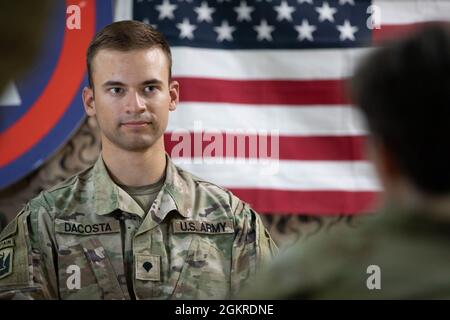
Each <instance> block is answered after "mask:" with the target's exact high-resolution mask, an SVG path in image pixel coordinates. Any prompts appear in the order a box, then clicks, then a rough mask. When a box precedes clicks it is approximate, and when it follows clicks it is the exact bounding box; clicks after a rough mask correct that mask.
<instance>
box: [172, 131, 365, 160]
mask: <svg viewBox="0 0 450 320" xmlns="http://www.w3.org/2000/svg"><path fill="white" fill-rule="evenodd" d="M236 136H239V137H242V138H245V139H246V140H245V157H246V158H250V157H252V158H254V157H255V156H256V155H257V153H256V154H254V153H255V152H253V154H252V153H250V148H249V146H248V143H249V141H250V136H249V135H236ZM189 137H190V138H189V139H190V146H191V148H190V150H191V151H190V156H191V157H202V155H203V154H204V151H205V148H206V146H208V145H210V148H211V147H212V144H213V143H214V142H213V141H209V140H208V141H202V137H201V135H200V134H199V133H196V134H195V139H198V140H197V141H199V142H201V144H202V148H201V153H200V152H199V151H200V150H197V152H195V151H196V150H194V133H192V132H191V133H190V135H189ZM253 137H254V138H255V140H254V141H253V143H255V144H256V145H258V143H260V140H258V139H262V138H261V137H257V136H253ZM186 138H187V137H183V138H181V137H176V136H174V137H172V135H171V133H170V132H167V133H165V134H164V142H165V146H166V150H167V152H168V153H169V154H170V155H172V156H174V157H176V156H177V155H178V154H172V150H173V148H174V147H175V146H176V145H178V144H180V145H179V147H181V143H183V141H184V139H186ZM172 139H174V140H175V141H171V140H172ZM226 139H227V137H225V133H223V134H222V141H223V143H222V155H223V156H227V157H230V156H231V157H236V156H237V155H238V151H237V141H238V139H235V142H234V149H233V150H227V143H226ZM229 139H231V138H229ZM265 139H266V141H267V149H268V152H267V155H268V156H269V157H270V156H271V155H272V153H271V149H270V147H271V145H272V142H271V140H270V138H268V137H265ZM203 140H205V139H203ZM199 145H200V143H199ZM228 149H230V148H228ZM256 152H258V150H256ZM181 155H182V156H183V157H185V156H188V155H187V154H181ZM214 156H218V155H217V154H214ZM279 159H280V160H330V161H331V160H344V161H351V160H355V161H357V160H365V156H364V137H363V136H320V137H299V136H281V137H279Z"/></svg>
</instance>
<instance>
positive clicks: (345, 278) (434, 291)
mask: <svg viewBox="0 0 450 320" xmlns="http://www.w3.org/2000/svg"><path fill="white" fill-rule="evenodd" d="M449 235H450V214H449V213H448V212H447V213H441V214H439V213H434V212H430V211H429V210H418V209H417V210H414V211H408V212H405V210H400V209H395V208H393V207H392V208H390V209H387V210H386V211H384V212H383V213H380V214H376V215H371V216H368V217H367V218H366V219H364V220H362V221H361V225H357V226H356V227H353V228H350V227H349V226H346V225H340V226H336V227H334V228H332V229H330V230H328V231H323V232H322V233H321V234H318V235H317V236H315V237H312V238H310V239H308V240H305V241H304V242H301V243H298V244H296V245H294V246H293V247H291V248H290V249H289V250H287V251H286V252H284V253H283V254H280V255H279V256H278V258H277V259H275V260H274V263H273V264H272V265H271V266H270V268H269V270H266V271H265V272H264V274H263V275H260V276H259V278H258V277H257V278H256V280H255V281H254V283H255V284H256V285H255V286H253V287H252V288H251V289H250V290H245V292H243V293H241V295H240V296H239V297H240V298H244V299H303V298H304V299H436V298H445V299H449V298H450V255H449V254H448V251H449V248H450V237H449ZM371 266H372V267H371ZM376 277H378V280H377V279H376Z"/></svg>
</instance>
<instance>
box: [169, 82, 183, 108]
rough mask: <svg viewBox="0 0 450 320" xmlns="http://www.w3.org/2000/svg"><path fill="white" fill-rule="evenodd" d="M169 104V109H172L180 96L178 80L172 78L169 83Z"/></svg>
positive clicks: (175, 106)
mask: <svg viewBox="0 0 450 320" xmlns="http://www.w3.org/2000/svg"><path fill="white" fill-rule="evenodd" d="M169 93H170V104H169V110H170V111H174V110H175V109H176V108H177V104H178V101H179V98H180V84H179V83H178V81H175V80H172V81H170V83H169Z"/></svg>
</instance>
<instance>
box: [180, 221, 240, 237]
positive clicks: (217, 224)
mask: <svg viewBox="0 0 450 320" xmlns="http://www.w3.org/2000/svg"><path fill="white" fill-rule="evenodd" d="M172 227H173V233H206V234H224V233H234V226H233V220H223V221H214V222H212V221H199V220H175V221H174V222H173V223H172Z"/></svg>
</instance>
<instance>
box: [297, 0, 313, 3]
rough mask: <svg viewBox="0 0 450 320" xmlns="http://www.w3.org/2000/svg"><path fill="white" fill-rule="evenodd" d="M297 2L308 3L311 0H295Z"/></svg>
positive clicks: (311, 1)
mask: <svg viewBox="0 0 450 320" xmlns="http://www.w3.org/2000/svg"><path fill="white" fill-rule="evenodd" d="M297 2H298V3H309V4H313V0H297Z"/></svg>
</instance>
